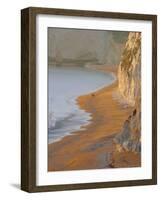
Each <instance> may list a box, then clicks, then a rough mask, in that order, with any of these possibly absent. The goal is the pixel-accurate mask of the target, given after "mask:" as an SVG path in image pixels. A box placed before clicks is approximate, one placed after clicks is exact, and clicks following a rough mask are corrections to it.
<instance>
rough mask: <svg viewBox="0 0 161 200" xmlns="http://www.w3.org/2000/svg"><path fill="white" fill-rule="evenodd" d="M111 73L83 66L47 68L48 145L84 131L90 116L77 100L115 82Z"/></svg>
mask: <svg viewBox="0 0 161 200" xmlns="http://www.w3.org/2000/svg"><path fill="white" fill-rule="evenodd" d="M114 79H115V78H114V76H113V75H112V74H111V73H104V72H100V71H96V70H91V69H87V68H84V67H53V66H49V68H48V142H49V143H52V142H55V141H58V140H60V139H62V138H63V137H64V136H66V135H68V134H72V133H73V132H75V131H81V130H84V129H85V125H87V124H89V123H90V120H91V115H90V113H88V112H86V111H85V110H83V109H81V108H80V107H79V105H78V104H77V102H76V99H77V98H78V97H79V96H81V95H85V94H88V93H90V92H94V91H96V90H98V89H101V88H103V87H105V86H108V85H110V84H111V83H112V82H113V81H114Z"/></svg>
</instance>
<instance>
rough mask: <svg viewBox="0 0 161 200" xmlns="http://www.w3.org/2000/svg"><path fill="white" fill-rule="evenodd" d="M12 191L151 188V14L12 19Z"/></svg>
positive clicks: (48, 11) (55, 12)
mask: <svg viewBox="0 0 161 200" xmlns="http://www.w3.org/2000/svg"><path fill="white" fill-rule="evenodd" d="M21 70H22V76H21V85H22V87H21V93H22V94H21V110H22V117H21V120H22V122H21V124H22V127H21V188H22V190H25V191H28V192H45V191H56V190H72V189H90V188H103V187H122V186H136V185H153V184H156V183H157V16H156V15H145V14H132V13H111V12H96V11H82V10H64V9H53V8H33V7H30V8H26V9H23V10H22V11H21Z"/></svg>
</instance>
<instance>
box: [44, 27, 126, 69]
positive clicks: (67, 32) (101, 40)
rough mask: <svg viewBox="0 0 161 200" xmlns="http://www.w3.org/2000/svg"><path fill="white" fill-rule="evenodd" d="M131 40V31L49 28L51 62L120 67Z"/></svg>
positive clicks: (56, 63)
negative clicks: (128, 39) (126, 47)
mask: <svg viewBox="0 0 161 200" xmlns="http://www.w3.org/2000/svg"><path fill="white" fill-rule="evenodd" d="M127 37H128V32H120V31H95V30H81V29H66V28H65V29H63V28H61V29H60V28H49V31H48V41H49V47H48V56H49V58H48V59H49V63H50V64H55V65H62V66H64V65H65V66H66V65H69V66H70V65H72V64H73V65H74V66H83V65H86V64H89V65H90V64H91V65H92V64H106V65H108V66H111V65H112V66H113V65H117V66H118V64H119V62H120V57H121V54H122V50H123V47H124V45H125V43H126V40H127ZM109 49H110V51H109Z"/></svg>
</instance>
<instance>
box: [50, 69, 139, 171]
mask: <svg viewBox="0 0 161 200" xmlns="http://www.w3.org/2000/svg"><path fill="white" fill-rule="evenodd" d="M99 70H103V71H107V72H112V73H114V74H116V68H113V67H111V68H109V67H108V68H107V67H106V68H104V67H102V68H100V69H99ZM116 92H117V80H116V81H115V83H113V84H112V85H110V86H108V87H105V88H103V89H101V90H98V91H97V92H94V93H90V94H88V95H84V96H80V97H79V98H78V99H77V102H78V104H79V106H80V108H81V109H84V110H86V111H87V112H89V113H91V115H92V120H91V123H90V124H89V125H87V126H85V130H83V131H77V132H74V133H72V134H71V135H68V136H66V137H64V138H63V139H62V140H60V141H58V142H55V143H51V144H49V145H48V171H64V170H81V169H102V168H110V167H111V166H110V164H111V155H112V154H113V152H114V151H115V148H116V146H115V144H114V143H113V138H114V137H115V135H116V134H118V133H119V132H120V131H121V129H122V126H123V123H124V121H125V120H126V119H127V118H128V116H129V115H130V113H131V111H132V108H130V107H125V106H123V105H122V104H120V101H119V100H117V99H116V98H114V94H115V93H116ZM117 156H118V154H117ZM133 156H134V158H135V157H137V158H136V159H134V162H136V165H137V163H138V159H139V158H138V156H137V155H130V158H131V159H132V160H133ZM128 157H129V155H128ZM119 159H121V158H120V157H119V158H118V159H117V162H115V163H117V164H116V165H115V166H114V165H113V167H117V166H118V167H121V166H122V164H121V160H120V161H119ZM123 159H124V160H125V161H126V158H125V157H124V158H123ZM126 165H128V163H127V164H126ZM126 165H125V166H123V167H126ZM132 165H134V164H132Z"/></svg>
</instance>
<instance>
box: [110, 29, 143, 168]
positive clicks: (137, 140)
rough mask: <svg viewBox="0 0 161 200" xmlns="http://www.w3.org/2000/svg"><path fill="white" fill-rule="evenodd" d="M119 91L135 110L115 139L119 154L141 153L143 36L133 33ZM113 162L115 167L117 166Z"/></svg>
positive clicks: (121, 66)
mask: <svg viewBox="0 0 161 200" xmlns="http://www.w3.org/2000/svg"><path fill="white" fill-rule="evenodd" d="M118 90H119V93H120V94H121V96H122V97H123V98H124V99H125V100H126V102H128V104H129V105H130V106H132V108H133V112H132V113H131V115H130V116H129V117H128V119H127V120H126V121H125V122H124V125H123V128H122V130H121V132H120V133H119V134H118V135H117V136H116V137H115V139H114V142H115V144H116V149H117V150H116V151H117V152H135V153H140V152H141V34H140V33H135V32H131V33H129V36H128V40H127V42H126V45H125V48H124V50H123V53H122V57H121V62H120V64H119V67H118ZM115 162H116V161H115V160H113V165H115Z"/></svg>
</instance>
